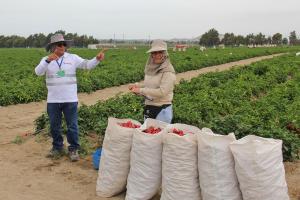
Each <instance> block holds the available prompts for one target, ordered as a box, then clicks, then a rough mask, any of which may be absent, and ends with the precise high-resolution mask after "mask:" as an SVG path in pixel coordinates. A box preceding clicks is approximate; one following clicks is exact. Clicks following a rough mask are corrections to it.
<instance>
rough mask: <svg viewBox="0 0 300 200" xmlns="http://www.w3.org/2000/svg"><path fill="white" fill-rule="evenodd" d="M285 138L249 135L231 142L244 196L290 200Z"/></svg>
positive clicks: (245, 198)
mask: <svg viewBox="0 0 300 200" xmlns="http://www.w3.org/2000/svg"><path fill="white" fill-rule="evenodd" d="M281 147H282V141H281V140H276V139H267V138H262V137H258V136H254V135H248V136H246V137H244V138H242V139H240V140H237V141H235V142H233V143H231V144H230V149H231V151H232V153H233V156H234V160H235V170H236V174H237V177H238V180H239V183H240V188H241V191H242V195H243V199H244V200H258V199H263V200H274V199H278V200H279V199H280V200H288V199H289V196H288V190H287V184H286V181H285V171H284V166H283V162H282V150H281Z"/></svg>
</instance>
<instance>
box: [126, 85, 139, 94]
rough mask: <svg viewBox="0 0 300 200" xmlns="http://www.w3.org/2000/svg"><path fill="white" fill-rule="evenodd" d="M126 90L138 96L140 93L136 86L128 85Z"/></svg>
mask: <svg viewBox="0 0 300 200" xmlns="http://www.w3.org/2000/svg"><path fill="white" fill-rule="evenodd" d="M128 89H129V90H130V91H131V92H132V93H134V94H139V93H140V92H141V91H140V87H139V86H137V85H136V84H129V86H128Z"/></svg>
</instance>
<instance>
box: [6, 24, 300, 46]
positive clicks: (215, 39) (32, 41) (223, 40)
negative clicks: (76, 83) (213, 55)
mask: <svg viewBox="0 0 300 200" xmlns="http://www.w3.org/2000/svg"><path fill="white" fill-rule="evenodd" d="M55 33H61V34H63V35H64V36H65V39H71V40H73V45H74V46H75V47H87V46H88V44H97V43H99V40H98V39H95V38H94V37H93V36H87V35H78V34H77V33H66V32H65V31H63V30H59V31H56V32H55ZM55 33H49V34H48V35H45V34H43V33H37V34H32V35H29V36H28V37H27V38H26V37H22V36H18V35H12V36H4V35H0V48H13V47H45V46H46V45H47V44H48V43H49V41H50V38H51V36H52V35H54V34H55ZM105 41H106V40H105ZM106 42H111V43H112V42H113V40H112V39H110V40H107V41H106ZM199 44H200V45H202V46H208V47H211V46H216V45H220V44H222V45H225V46H240V45H266V44H268V45H270V44H274V45H287V44H289V45H300V39H299V38H297V34H296V31H292V32H291V33H290V35H289V37H288V38H284V37H283V36H282V34H281V33H275V34H274V35H273V36H268V37H267V36H266V35H264V34H262V33H258V34H256V35H255V34H253V33H251V34H248V35H246V36H242V35H235V34H234V33H225V34H224V35H220V34H219V32H218V31H217V30H216V29H214V28H213V29H210V30H209V31H207V32H206V33H204V34H203V35H202V36H201V37H200V40H199Z"/></svg>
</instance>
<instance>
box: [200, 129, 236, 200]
mask: <svg viewBox="0 0 300 200" xmlns="http://www.w3.org/2000/svg"><path fill="white" fill-rule="evenodd" d="M197 138H198V169H199V182H200V188H201V195H202V199H203V200H242V195H241V191H240V189H239V184H238V180H237V177H236V173H235V169H234V159H233V156H232V153H231V151H230V148H229V144H230V143H231V142H233V141H235V140H236V139H235V136H234V134H233V133H230V134H228V135H218V134H214V133H213V132H212V131H211V130H210V129H208V128H203V129H202V130H201V133H200V134H197Z"/></svg>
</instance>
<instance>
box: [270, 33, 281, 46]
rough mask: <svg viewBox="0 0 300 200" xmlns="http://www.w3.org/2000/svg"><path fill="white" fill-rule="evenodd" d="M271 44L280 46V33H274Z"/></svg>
mask: <svg viewBox="0 0 300 200" xmlns="http://www.w3.org/2000/svg"><path fill="white" fill-rule="evenodd" d="M272 44H277V45H280V44H282V34H281V33H275V34H274V35H273V36H272Z"/></svg>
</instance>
